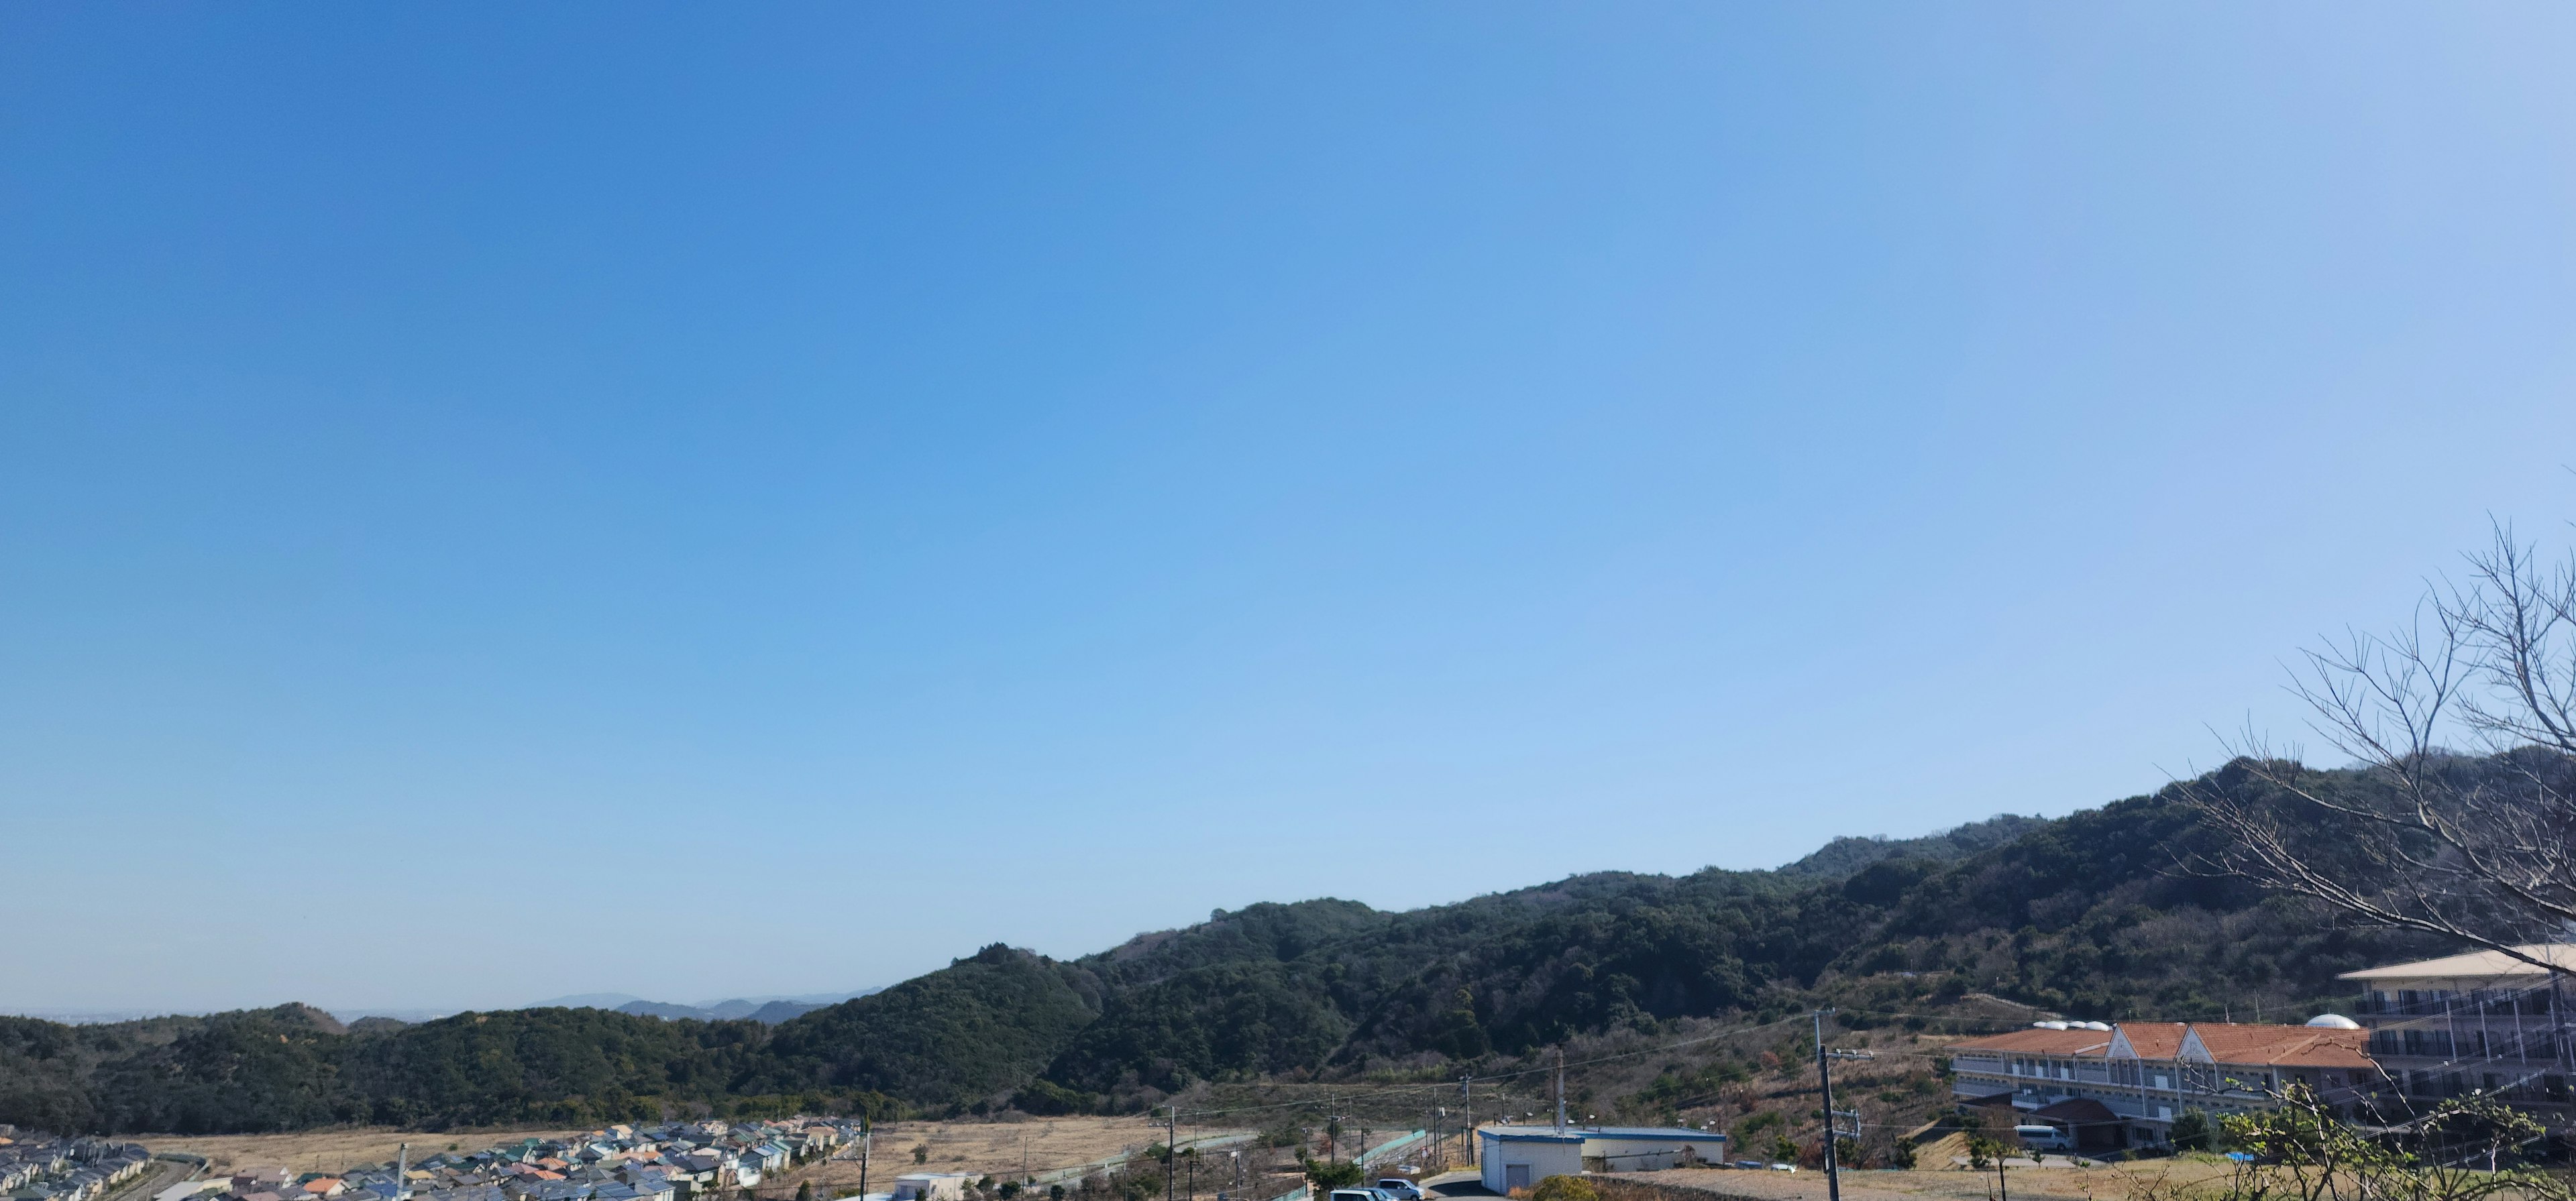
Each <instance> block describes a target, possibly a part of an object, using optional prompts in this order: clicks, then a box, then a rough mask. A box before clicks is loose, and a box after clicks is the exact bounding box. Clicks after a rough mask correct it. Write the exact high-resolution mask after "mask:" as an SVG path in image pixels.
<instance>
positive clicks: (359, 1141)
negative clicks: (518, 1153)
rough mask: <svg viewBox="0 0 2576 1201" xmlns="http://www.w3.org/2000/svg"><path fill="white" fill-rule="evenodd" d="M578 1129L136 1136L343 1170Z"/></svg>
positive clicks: (214, 1155) (234, 1157)
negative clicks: (405, 1151)
mask: <svg viewBox="0 0 2576 1201" xmlns="http://www.w3.org/2000/svg"><path fill="white" fill-rule="evenodd" d="M577 1133H580V1132H579V1131H572V1130H562V1129H546V1130H534V1129H531V1130H515V1129H513V1130H479V1131H474V1132H472V1133H466V1132H460V1131H447V1132H444V1133H438V1134H424V1133H422V1132H420V1131H417V1130H408V1131H406V1130H396V1129H393V1128H392V1127H389V1126H356V1127H340V1128H336V1129H331V1130H306V1131H302V1132H300V1133H296V1134H138V1135H135V1136H134V1141H135V1142H139V1143H141V1144H143V1145H144V1146H146V1147H149V1148H151V1149H152V1150H153V1151H154V1152H156V1153H158V1152H162V1151H192V1152H195V1153H196V1154H199V1155H203V1156H205V1157H206V1158H207V1159H209V1160H211V1161H213V1166H215V1167H217V1168H247V1167H281V1168H291V1169H293V1170H295V1171H298V1172H340V1171H346V1170H348V1169H349V1168H351V1167H354V1166H356V1165H358V1164H364V1163H390V1162H392V1160H393V1157H394V1149H395V1148H396V1147H399V1146H401V1145H402V1144H404V1143H410V1144H411V1157H412V1158H413V1159H415V1160H417V1159H420V1158H422V1157H423V1156H426V1155H429V1154H431V1153H433V1152H437V1151H444V1150H446V1149H447V1147H448V1144H450V1143H454V1144H456V1145H457V1146H459V1147H462V1148H463V1149H465V1150H468V1151H475V1150H480V1149H482V1148H484V1147H489V1146H492V1145H493V1144H495V1143H504V1142H517V1141H518V1140H520V1139H523V1138H557V1137H561V1136H563V1135H566V1134H577Z"/></svg>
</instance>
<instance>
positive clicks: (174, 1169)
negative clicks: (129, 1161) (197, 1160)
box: [98, 1159, 197, 1201]
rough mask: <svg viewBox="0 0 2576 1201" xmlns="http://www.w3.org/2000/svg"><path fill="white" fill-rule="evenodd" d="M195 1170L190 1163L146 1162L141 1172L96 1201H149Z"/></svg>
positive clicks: (165, 1160)
mask: <svg viewBox="0 0 2576 1201" xmlns="http://www.w3.org/2000/svg"><path fill="white" fill-rule="evenodd" d="M196 1170H197V1165H195V1164H192V1163H175V1162H173V1161H171V1160H167V1159H155V1160H150V1161H147V1162H146V1164H145V1165H144V1168H143V1171H142V1173H141V1174H140V1175H137V1176H136V1177H135V1178H134V1179H132V1180H128V1181H126V1182H125V1183H124V1184H122V1185H119V1186H117V1187H116V1188H115V1189H113V1190H111V1191H109V1192H108V1193H107V1194H106V1195H104V1196H102V1197H100V1198H99V1199H98V1201H151V1198H152V1195H153V1194H154V1193H158V1192H160V1191H161V1190H163V1189H165V1188H168V1187H170V1186H171V1185H174V1184H177V1183H179V1182H180V1181H182V1180H186V1179H187V1178H188V1176H189V1175H190V1174H191V1173H193V1172H195V1171H196Z"/></svg>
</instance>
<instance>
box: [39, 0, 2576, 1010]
mask: <svg viewBox="0 0 2576 1201" xmlns="http://www.w3.org/2000/svg"><path fill="white" fill-rule="evenodd" d="M2571 34H2576V17H2571V15H2570V14H2569V12H2568V10H2566V9H2564V8H2563V7H2557V6H2547V5H2537V4H2533V5H2507V4H2496V5H2473V6H2444V7H2442V8H2440V9H2438V10H2437V9H2432V8H2426V7H2423V6H2413V7H2408V6H2396V5H2379V6H2361V7H2354V6H2349V5H2311V6H2297V5H2261V6H2251V7H2249V6H2244V5H2233V4H2230V5H2211V6H2191V5H2176V4H2165V3H2157V4H2140V5H2132V6H2118V5H2094V4H2086V5H2063V4H2031V5H1962V4H1924V5H1914V6H1905V5H1860V6H1850V5H1843V6H1813V5H1787V4H1782V5H1771V6H1753V5H1711V4H1681V5H1663V6H1659V5H1647V4H1634V5H1617V6H1599V5H1572V4H1568V5H1557V6H1552V7H1533V6H1527V5H1504V4H1473V5H1438V4H1407V5H1378V4H1367V5H1338V6H1312V5H1297V6H1287V5H1273V6H1253V5H1232V4H1229V5H1169V6H1160V7H1146V6H1114V5H1097V4H1085V5H1029V6H1022V7H993V6H979V5H927V6H925V5H845V4H834V5H812V6H797V5H785V4H770V5H760V6H753V7H747V8H746V7H740V6H708V5H617V6H609V5H598V4H555V5H543V6H537V7H533V8H531V7H527V6H471V5H437V6H428V5H409V6H402V5H365V6H320V7H317V6H311V5H296V6H288V5H244V4H227V5H171V6H166V7H130V6H115V5H71V6H65V5H13V6H9V7H7V8H6V9H0V279H4V280H5V287H0V832H5V833H0V837H5V840H6V843H7V847H8V851H9V854H8V855H7V857H6V867H5V869H0V870H4V871H5V880H6V885H5V887H6V889H7V891H8V896H9V900H8V902H7V905H6V910H7V912H8V914H9V923H8V924H9V925H10V926H11V927H12V928H13V929H17V930H19V931H21V932H22V933H23V932H29V931H41V932H42V934H43V937H44V945H46V946H47V947H50V948H55V949H57V950H58V952H59V954H60V956H61V958H60V959H58V960H48V961H47V963H46V966H45V967H44V968H43V969H42V970H38V969H37V967H36V965H35V964H36V961H33V960H25V959H24V957H21V961H20V962H19V963H18V965H17V967H16V968H13V969H12V970H10V971H8V972H7V973H5V974H0V1008H79V1007H99V1008H154V1007H164V1008H194V1007H206V1006H233V1005H246V1004H257V1003H273V1002H277V1001H283V1000H287V999H304V1000H309V1001H312V1002H316V1003H320V1004H324V1005H330V1006H339V1007H354V1006H419V1007H443V1006H497V1005H508V1004H515V1003H524V1002H526V1001H530V1000H534V999H537V998H541V997H545V996H549V995H554V994H559V993H566V992H576V991H592V990H622V991H628V992H635V993H640V994H644V995H648V996H657V997H670V998H677V999H695V998H706V997H714V996H722V995H727V994H757V993H783V992H806V991H819V990H824V989H832V988H850V987H857V986H862V985H868V984H879V983H885V982H889V981H892V980H896V979H899V978H902V977H904V976H906V975H910V974H912V973H915V972H918V971H921V970H924V969H927V968H931V967H936V966H939V965H941V964H944V963H946V962H947V961H948V959H949V958H951V957H952V956H956V955H962V954H966V953H968V952H970V951H971V950H973V948H975V947H976V946H978V945H980V944H982V943H985V942H990V941H994V940H1006V941H1009V942H1012V943H1015V944H1021V945H1027V946H1033V947H1036V948H1038V949H1040V950H1044V951H1047V952H1050V953H1055V954H1076V953H1081V952H1085V951H1089V950H1093V949H1097V948H1100V947H1103V946H1106V945H1109V944H1111V943H1113V942H1115V941H1117V940H1118V939H1120V938H1123V937H1124V936H1126V935H1127V934H1129V933H1131V932H1134V931H1137V930H1141V929H1148V928H1155V927H1161V926H1169V925H1175V924H1180V923H1185V922H1188V921H1192V920H1195V919H1198V918H1202V917H1204V916H1205V915H1206V913H1207V912H1208V910H1210V909H1211V908H1214V907H1218V906H1224V907H1236V906H1241V905H1244V904H1247V903H1250V902H1253V901H1258V900H1264V899H1274V900H1285V899H1295V898H1301V897H1311V896H1320V895H1336V896H1345V897H1353V898H1358V899H1361V900H1365V901H1368V902H1370V903H1372V904H1376V905H1381V906H1413V905H1420V904H1426V903H1431V902H1437V901H1443V900H1451V899H1456V898H1461V897H1465V896H1470V895H1473V894H1476V893H1479V892H1485V891H1492V890H1495V889H1500V888H1505V887H1513V886H1519V885H1523V884H1529V883H1534V882H1539V881H1544V880H1548V879H1552V878H1556V877H1560V876H1563V875H1565V874H1567V873H1571V872H1579V871H1592V870H1599V869H1608V868H1624V869H1633V870H1639V871H1661V872H1682V871H1690V870H1693V869H1696V868H1699V867H1702V866H1704V865H1709V864H1718V865H1724V866H1729V867H1759V866H1768V865H1772V864H1777V863H1780V862H1783V861H1786V860H1788V859H1791V858H1794V857H1796V856H1798V855H1800V854H1802V853H1804V852H1805V851H1807V850H1809V849H1811V848H1813V847H1814V846H1816V845H1817V844H1819V843H1821V842H1823V841H1824V840H1825V839H1826V838H1828V837H1830V836H1832V835H1836V834H1846V833H1863V834H1865V833H1888V834H1900V835H1902V834H1915V833H1922V832H1925V831H1928V830H1932V829H1935V828H1938V827H1942V826H1946V825H1950V824H1954V823H1957V822H1960V821H1963V820H1970V819H1975V818H1980V817H1984V816H1987V815H1990V814H1993V813H1996V812H1999V811H2013V812H2041V813H2050V814H2057V813H2064V812H2067V811H2069V810H2071V809H2075V808H2079V807H2085V806H2091V805H2095V804H2099V803H2101V802H2104V801H2107V800H2111V799H2114V798H2117V797H2120V796H2124V795H2129V794H2133V793H2137V792H2140V791H2145V790H2148V789H2151V788H2153V787H2155V786H2156V785H2157V784H2159V783H2160V782H2162V781H2163V780H2164V779H2165V778H2166V777H2167V773H2169V772H2179V771H2186V770H2188V769H2189V768H2191V767H2192V766H2193V765H2195V764H2199V765H2204V766H2205V765H2207V764H2209V763H2211V762H2213V761H2214V760H2215V759H2216V758H2218V757H2219V756H2220V754H2221V752H2220V750H2219V748H2218V746H2217V744H2216V742H2215V740H2214V739H2213V737H2212V736H2211V735H2210V733H2209V732H2208V729H2207V727H2208V726H2210V725H2212V724H2215V725H2219V726H2232V725H2235V724H2237V723H2239V722H2242V721H2244V720H2246V719H2247V718H2249V717H2251V718H2252V719H2253V720H2255V721H2256V722H2257V723H2258V724H2261V725H2264V726H2266V727H2268V728H2272V729H2274V730H2278V731H2285V732H2295V730H2296V719H2295V714H2294V713H2293V712H2292V710H2290V709H2289V708H2288V707H2287V706H2286V705H2285V704H2284V702H2283V699H2282V698H2281V696H2280V694H2279V690H2278V679H2279V676H2278V672H2279V663H2280V661H2281V659H2282V658H2283V657H2284V656H2286V655H2287V654H2289V653H2290V652H2291V651H2293V650H2294V649H2295V648H2296V647H2298V646H2299V645H2301V644H2303V643H2305V642H2307V641H2309V640H2311V639H2312V638H2313V637H2314V636H2315V635H2316V634H2317V633H2318V632H2320V631H2325V630H2332V629H2336V628H2340V627H2341V626H2343V625H2344V624H2345V623H2348V622H2350V623H2361V624H2368V625H2378V624H2382V623H2385V622H2388V621H2391V620H2395V619H2397V618H2399V617H2402V616H2403V615H2404V613H2405V612H2406V611H2407V607H2408V605H2409V604H2410V602H2411V600H2412V597H2413V595H2414V593H2415V591H2416V589H2417V587H2418V584H2419V581H2420V579H2421V577H2422V576H2423V574H2424V573H2426V572H2428V571H2433V570H2437V569H2440V568H2442V567H2445V566H2447V565H2449V564H2451V563H2453V562H2455V561H2456V559H2455V556H2456V554H2457V552H2458V551H2460V550H2461V549H2463V548H2466V547H2468V546H2471V545H2473V544H2474V543H2475V542H2476V541H2477V540H2478V539H2479V538H2480V537H2481V536H2482V534H2483V530H2484V526H2485V522H2486V520H2487V515H2488V514H2489V513H2490V512H2492V513H2496V514H2499V515H2504V516H2509V517H2513V518H2517V519H2519V520H2521V521H2523V522H2525V523H2526V525H2527V526H2529V527H2530V528H2532V529H2534V530H2536V531H2539V532H2541V533H2544V534H2549V535H2551V536H2552V537H2554V536H2555V531H2556V530H2557V529H2559V528H2560V524H2559V523H2560V521H2561V519H2562V518H2563V517H2565V516H2567V515H2569V514H2570V513H2571V512H2576V505H2571V504H2570V500H2571V498H2576V477H2571V476H2570V475H2568V473H2567V471H2566V468H2567V466H2568V465H2569V464H2570V463H2571V462H2576V403H2571V396H2570V384H2571V382H2576V338H2570V337H2569V331H2570V330H2571V329H2576V273H2571V269H2576V220H2571V217H2570V215H2571V214H2576V142H2571V135H2576V72H2570V71H2569V70H2568V69H2567V63H2568V62H2569V60H2570V57H2571V51H2572V50H2576V37H2571ZM645 919H649V920H645Z"/></svg>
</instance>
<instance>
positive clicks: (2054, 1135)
mask: <svg viewBox="0 0 2576 1201" xmlns="http://www.w3.org/2000/svg"><path fill="white" fill-rule="evenodd" d="M2013 1137H2014V1138H2017V1139H2020V1140H2021V1145H2022V1146H2024V1147H2027V1148H2029V1149H2031V1150H2033V1151H2072V1150H2074V1149H2075V1140H2074V1139H2072V1138H2069V1137H2067V1135H2066V1132H2065V1131H2064V1130H2061V1129H2058V1128H2057V1127H2055V1126H2051V1125H2049V1124H2047V1123H2046V1122H2040V1123H2035V1124H2033V1125H2029V1126H2015V1127H2013Z"/></svg>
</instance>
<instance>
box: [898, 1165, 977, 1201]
mask: <svg viewBox="0 0 2576 1201" xmlns="http://www.w3.org/2000/svg"><path fill="white" fill-rule="evenodd" d="M973 1183H975V1176H974V1174H973V1173H971V1172H906V1173H904V1174H903V1175H901V1176H897V1177H895V1178H894V1201H965V1198H966V1186H967V1185H970V1184H973Z"/></svg>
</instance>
